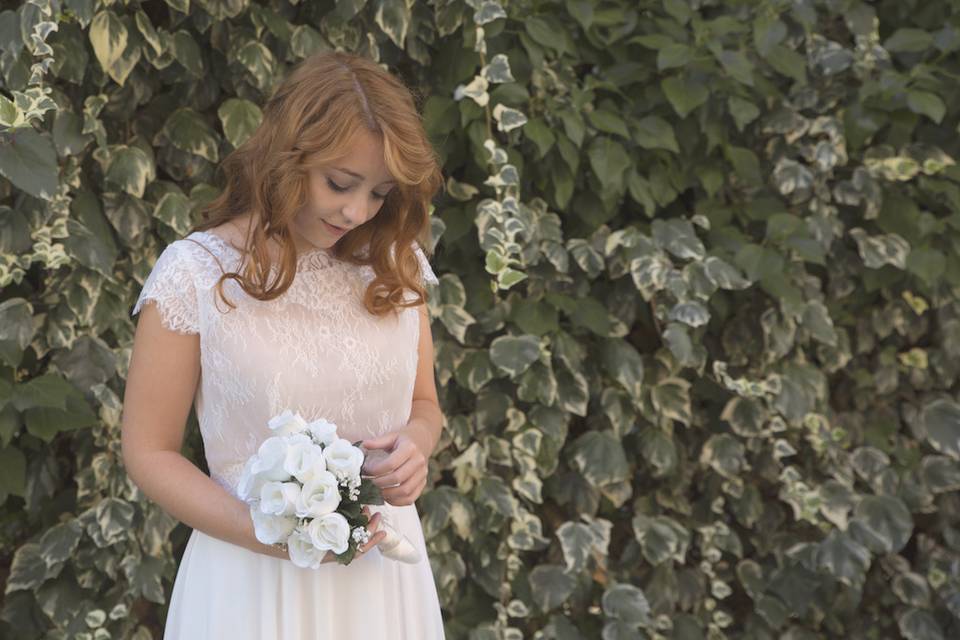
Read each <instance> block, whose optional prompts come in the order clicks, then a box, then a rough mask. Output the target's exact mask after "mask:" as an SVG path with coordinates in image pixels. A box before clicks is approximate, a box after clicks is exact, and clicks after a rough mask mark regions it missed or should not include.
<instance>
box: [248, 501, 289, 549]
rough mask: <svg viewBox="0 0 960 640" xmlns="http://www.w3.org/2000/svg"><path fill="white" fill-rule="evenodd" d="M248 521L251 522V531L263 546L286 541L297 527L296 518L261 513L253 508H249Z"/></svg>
mask: <svg viewBox="0 0 960 640" xmlns="http://www.w3.org/2000/svg"><path fill="white" fill-rule="evenodd" d="M250 519H251V520H253V531H254V534H255V535H256V536H257V540H259V541H260V542H262V543H263V544H273V543H275V542H284V541H286V539H287V536H289V535H290V533H291V532H292V531H293V529H294V527H296V526H297V519H296V518H287V517H284V516H275V515H270V514H269V513H263V512H261V511H260V510H259V509H257V508H256V507H255V506H251V507H250Z"/></svg>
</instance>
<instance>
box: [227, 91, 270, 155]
mask: <svg viewBox="0 0 960 640" xmlns="http://www.w3.org/2000/svg"><path fill="white" fill-rule="evenodd" d="M217 115H218V116H220V123H221V124H222V125H223V133H224V135H225V136H226V137H227V140H229V141H230V144H232V145H233V146H234V148H236V147H239V146H240V145H242V144H243V143H244V142H246V140H247V139H248V138H249V137H250V136H251V135H253V132H254V131H256V130H257V127H259V126H260V121H261V120H263V112H262V111H260V107H258V106H257V105H256V104H254V103H253V102H250V101H249V100H244V99H242V98H230V99H228V100H226V101H225V102H224V103H223V104H221V105H220V108H219V109H217Z"/></svg>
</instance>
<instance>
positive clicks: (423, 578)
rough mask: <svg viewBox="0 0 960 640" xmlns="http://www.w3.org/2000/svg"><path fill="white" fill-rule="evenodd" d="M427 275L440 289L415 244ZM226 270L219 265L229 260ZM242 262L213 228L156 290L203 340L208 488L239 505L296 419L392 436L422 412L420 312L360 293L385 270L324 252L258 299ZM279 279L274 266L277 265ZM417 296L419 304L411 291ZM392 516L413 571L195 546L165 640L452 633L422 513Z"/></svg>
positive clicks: (178, 251) (164, 308)
mask: <svg viewBox="0 0 960 640" xmlns="http://www.w3.org/2000/svg"><path fill="white" fill-rule="evenodd" d="M414 249H415V252H416V254H417V257H418V259H419V261H420V267H421V273H422V275H423V278H424V279H425V280H426V281H427V282H433V283H435V282H436V281H437V280H436V277H435V276H434V274H433V271H432V270H431V269H430V265H429V263H428V262H427V259H426V256H425V255H424V254H423V252H422V250H421V249H420V247H419V246H417V245H415V247H414ZM218 261H219V263H218ZM239 262H240V253H239V252H238V251H237V250H236V249H234V248H233V247H232V246H231V245H229V244H228V243H227V242H226V241H225V240H224V239H222V238H220V237H219V236H217V235H214V234H213V233H211V232H208V231H195V232H193V233H191V234H189V235H188V236H186V238H183V239H180V240H177V241H175V242H173V243H171V244H170V245H168V246H167V247H166V248H165V249H164V250H163V252H162V253H161V254H160V256H159V257H158V258H157V261H156V263H155V264H154V266H153V270H152V271H151V272H150V275H149V276H148V278H147V279H146V281H145V282H144V285H143V289H142V291H141V293H140V296H139V299H138V300H137V303H136V305H135V306H134V308H133V314H136V313H137V312H139V310H140V307H141V306H142V304H143V303H144V302H145V301H146V300H147V299H152V300H154V301H155V303H156V304H157V307H158V309H159V311H160V315H161V318H162V321H163V323H164V326H166V327H167V328H169V329H172V330H174V331H178V332H181V333H194V334H199V335H200V363H201V374H200V384H199V387H198V390H197V394H196V397H195V407H196V412H197V418H198V420H199V424H200V431H201V435H202V438H203V444H204V450H205V454H206V460H207V466H208V468H209V469H210V476H211V477H212V478H213V479H214V480H215V481H216V482H218V483H219V484H221V485H222V486H223V487H225V488H226V489H227V490H228V491H229V492H230V493H231V494H233V495H234V496H236V484H237V481H238V479H239V476H240V472H241V470H242V467H243V464H244V462H245V461H246V459H247V458H248V457H249V456H250V455H251V454H253V453H255V452H256V451H257V448H258V447H259V445H260V443H261V442H263V440H265V439H266V438H267V437H269V436H270V435H271V432H270V429H269V428H268V427H267V421H268V420H269V418H270V417H271V416H273V415H276V414H278V413H281V412H282V411H283V410H284V409H291V410H294V411H299V412H300V414H301V415H302V416H303V417H304V418H306V419H307V420H313V419H316V418H321V417H322V418H326V419H328V420H330V421H332V422H334V423H336V424H337V425H338V426H339V435H340V436H341V437H344V438H348V439H349V440H351V441H356V440H360V439H362V438H370V437H374V436H377V435H379V434H382V433H386V432H388V431H393V430H395V429H397V428H399V427H401V426H403V425H404V424H406V421H407V420H408V418H409V416H410V410H411V404H412V397H413V384H414V378H415V376H416V369H417V359H418V353H417V342H418V338H419V327H420V324H419V317H418V312H417V308H416V307H408V308H406V309H404V310H403V311H402V312H401V313H400V315H399V317H394V316H392V315H389V314H388V315H387V316H386V317H382V318H378V317H376V316H373V315H372V314H370V313H368V312H367V311H366V309H365V308H364V306H363V303H362V297H361V296H362V293H363V290H364V289H365V287H366V284H367V283H368V282H369V281H370V280H371V279H372V278H373V270H372V268H370V267H366V266H357V265H352V264H349V263H346V262H342V261H339V260H337V259H336V258H334V257H332V256H331V255H330V254H329V253H327V252H326V251H324V250H322V249H315V250H310V251H308V252H306V253H303V254H301V255H299V256H298V257H297V274H296V278H295V279H294V282H293V284H292V286H291V287H290V289H288V290H287V291H286V292H285V293H284V294H283V295H282V296H280V297H279V298H277V299H274V300H271V301H267V302H261V301H259V300H256V299H255V298H252V297H250V296H248V295H246V294H245V292H244V291H243V290H242V289H241V288H240V285H239V284H238V283H237V282H235V281H233V280H226V281H224V285H223V289H224V292H225V293H226V295H227V296H228V297H229V299H230V300H231V302H233V303H234V304H236V305H237V308H236V309H230V308H229V307H228V306H227V305H225V304H224V302H223V301H222V300H220V299H219V298H218V296H217V293H216V290H215V288H214V285H215V283H216V281H217V278H218V277H219V275H220V273H221V267H220V264H222V265H223V268H224V269H228V270H233V269H235V268H236V267H237V265H238V264H239ZM274 269H276V266H274ZM406 293H407V295H408V296H412V295H413V294H412V293H411V292H409V291H408V292H406ZM381 508H382V509H383V510H384V511H385V515H387V516H388V518H389V520H390V521H391V523H392V524H393V526H394V527H395V528H397V529H398V530H399V531H401V532H402V533H404V534H405V535H406V536H407V538H408V539H410V541H411V542H412V543H413V545H414V546H415V547H416V548H417V549H418V550H419V552H420V558H421V560H420V562H419V563H417V564H404V563H400V562H397V561H395V560H391V559H388V558H385V557H383V556H382V555H381V554H380V552H379V550H378V549H376V548H374V549H372V550H371V551H369V552H367V553H366V554H364V555H363V556H361V557H359V558H357V559H356V560H355V561H353V562H352V563H351V564H349V565H347V566H344V565H340V564H339V563H336V562H331V563H325V564H323V565H321V566H320V568H318V569H304V568H300V567H298V566H296V565H295V564H293V562H291V561H290V560H289V559H284V558H274V557H271V556H267V555H263V554H259V553H255V552H253V551H250V550H248V549H245V548H243V547H240V546H237V545H234V544H231V543H229V542H226V541H223V540H220V539H219V538H214V537H213V536H209V535H207V534H205V533H203V532H201V531H198V530H196V529H194V530H193V532H192V533H191V534H190V538H189V540H188V542H187V545H186V549H185V551H184V553H183V558H182V559H181V561H180V565H179V568H178V571H177V576H176V580H175V582H174V586H173V593H172V595H171V599H170V606H169V610H168V613H167V620H166V626H165V630H164V636H163V637H164V639H165V640H187V639H198V638H204V639H206V640H221V639H223V640H226V639H229V640H247V639H249V640H273V639H276V640H308V639H309V640H320V639H329V640H351V639H357V640H359V639H361V638H362V639H364V640H388V639H389V640H402V639H408V640H431V639H436V638H443V637H444V630H443V621H442V618H441V613H440V604H439V599H438V596H437V590H436V585H435V582H434V577H433V573H432V571H431V568H430V562H429V558H428V556H427V551H426V547H425V545H424V539H423V529H422V528H421V523H420V516H419V513H418V512H417V508H416V506H415V505H408V506H403V507H396V506H392V505H389V504H385V505H383V507H377V509H381Z"/></svg>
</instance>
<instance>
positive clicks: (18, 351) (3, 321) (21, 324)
mask: <svg viewBox="0 0 960 640" xmlns="http://www.w3.org/2000/svg"><path fill="white" fill-rule="evenodd" d="M36 331H37V326H36V324H35V323H34V320H33V306H32V305H31V304H30V303H29V302H27V301H26V300H25V299H23V298H9V299H7V300H4V301H3V302H0V358H2V359H3V361H4V362H6V363H7V364H8V365H10V366H11V367H17V366H19V364H20V360H21V358H22V357H23V350H24V349H26V348H27V346H28V345H29V344H30V343H31V342H32V341H33V336H34V335H35V334H36ZM21 388H22V387H21Z"/></svg>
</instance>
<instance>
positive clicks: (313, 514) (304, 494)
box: [296, 471, 340, 518]
mask: <svg viewBox="0 0 960 640" xmlns="http://www.w3.org/2000/svg"><path fill="white" fill-rule="evenodd" d="M338 506H340V487H339V486H338V485H337V477H336V476H335V475H333V474H332V473H330V472H329V471H318V472H317V473H316V475H314V476H313V477H312V478H311V479H310V481H309V482H307V483H305V484H304V485H303V489H301V490H300V496H299V497H298V498H297V506H296V514H297V516H298V517H300V518H308V517H309V518H317V517H320V516H323V515H326V514H328V513H330V512H332V511H334V510H336V508H337V507H338Z"/></svg>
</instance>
